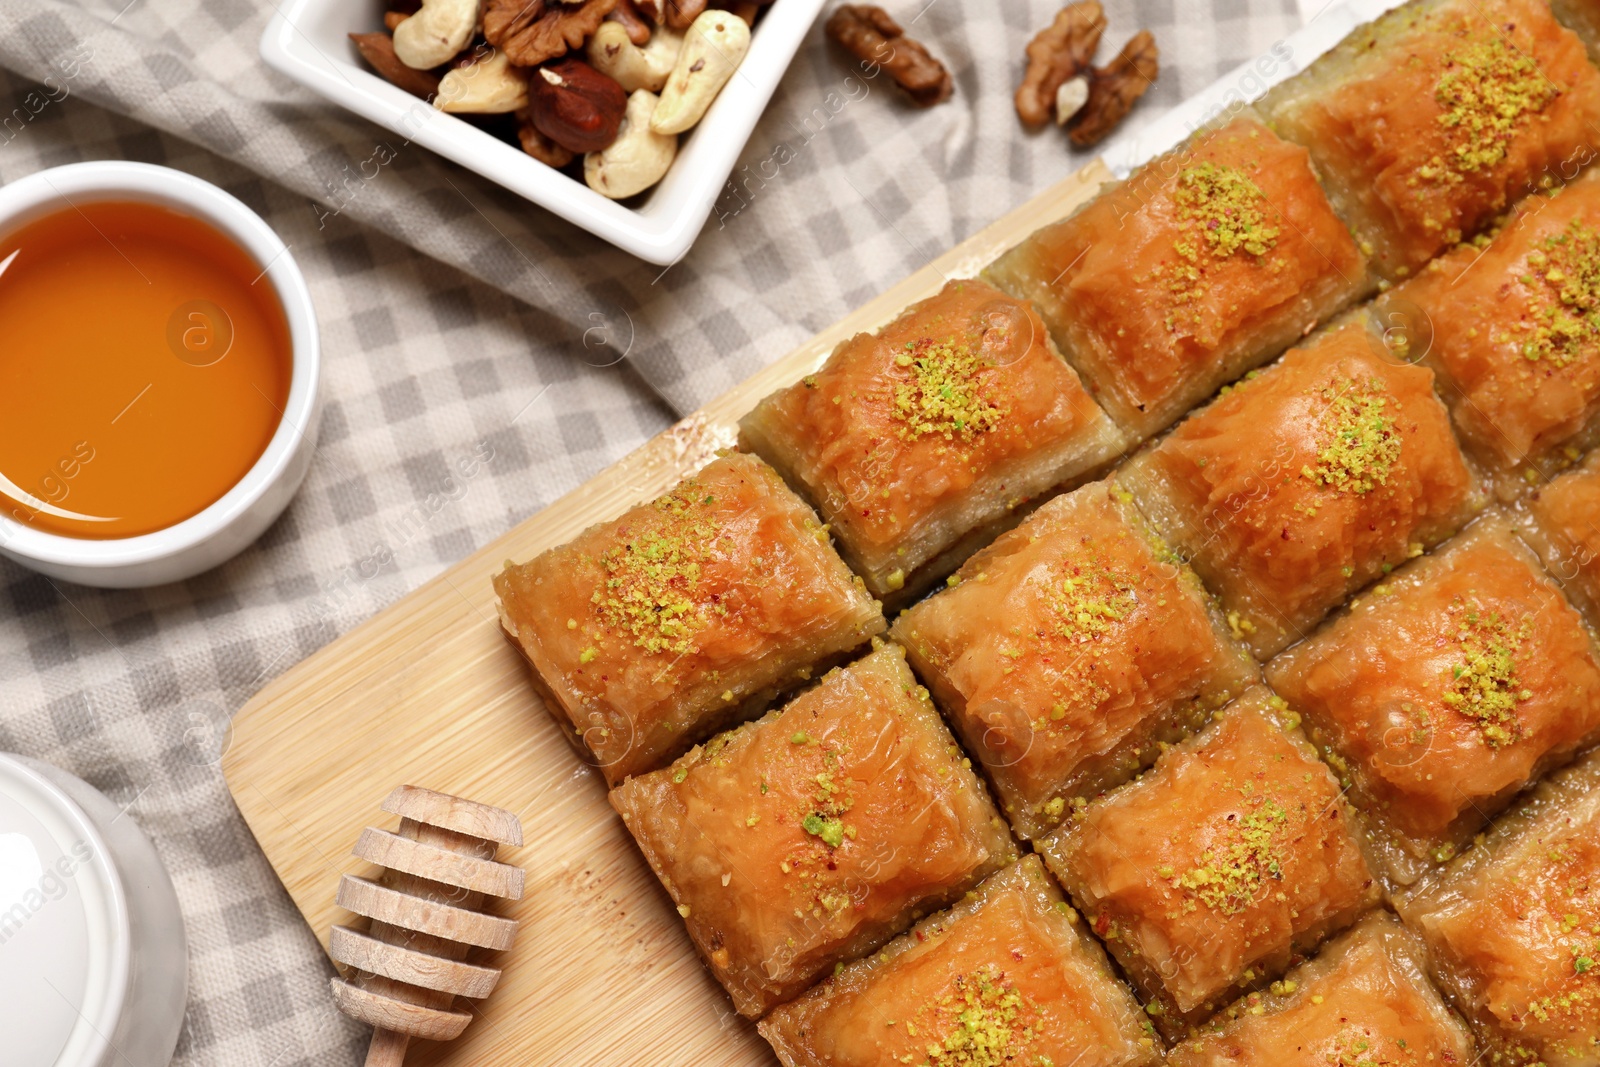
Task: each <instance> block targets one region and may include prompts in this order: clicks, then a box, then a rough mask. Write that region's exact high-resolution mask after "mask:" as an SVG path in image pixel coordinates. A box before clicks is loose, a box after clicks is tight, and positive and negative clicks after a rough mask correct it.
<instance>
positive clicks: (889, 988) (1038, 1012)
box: [760, 856, 1161, 1067]
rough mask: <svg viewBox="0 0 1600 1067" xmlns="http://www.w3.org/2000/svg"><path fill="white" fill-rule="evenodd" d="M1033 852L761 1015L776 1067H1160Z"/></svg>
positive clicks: (1119, 989)
mask: <svg viewBox="0 0 1600 1067" xmlns="http://www.w3.org/2000/svg"><path fill="white" fill-rule="evenodd" d="M1083 925H1084V924H1083V921H1082V919H1080V918H1079V917H1078V914H1077V913H1076V912H1075V911H1073V909H1072V908H1071V906H1070V905H1068V904H1067V902H1066V901H1065V900H1064V899H1063V898H1062V896H1061V890H1060V889H1058V888H1057V887H1056V885H1055V883H1054V882H1053V881H1052V880H1051V878H1050V876H1049V875H1048V874H1046V873H1045V869H1044V865H1043V864H1041V863H1040V862H1039V858H1038V857H1037V856H1027V857H1025V858H1023V859H1022V860H1021V861H1020V862H1018V863H1016V864H1013V865H1012V866H1010V867H1008V868H1006V869H1005V870H1004V871H1001V872H1000V873H998V874H995V875H993V876H991V877H990V878H989V879H988V880H987V881H985V882H984V883H983V885H981V886H979V887H978V889H977V891H976V892H975V893H971V894H968V896H967V897H966V899H964V900H962V901H961V903H959V904H957V905H956V906H955V907H953V908H951V909H950V910H949V911H946V912H941V913H940V914H938V915H933V916H930V917H929V918H926V919H924V920H923V921H922V922H921V923H919V924H917V926H916V927H915V928H914V929H912V930H910V931H908V932H907V933H905V934H903V935H902V936H900V937H899V938H897V939H895V940H894V941H893V942H891V943H890V944H889V945H887V946H885V947H884V948H883V950H882V951H880V952H876V953H874V954H873V955H871V956H869V957H867V958H866V959H863V960H858V961H857V962H855V963H852V964H850V965H849V966H847V967H845V968H843V969H842V970H840V971H838V972H836V973H835V974H834V975H833V976H832V977H830V978H828V979H826V980H825V981H824V982H823V983H822V984H821V985H818V986H817V987H816V988H815V989H812V990H811V991H810V992H809V993H807V994H805V995H804V996H802V997H801V998H800V999H798V1000H795V1001H792V1002H791V1003H788V1004H785V1005H782V1006H781V1007H779V1008H776V1009H774V1010H773V1012H772V1013H771V1014H770V1015H768V1016H767V1017H766V1018H765V1019H763V1020H762V1022H761V1024H760V1030H761V1035H762V1036H763V1037H765V1038H766V1039H767V1041H768V1042H770V1043H771V1045H772V1047H773V1049H774V1050H775V1051H776V1052H777V1054H778V1058H779V1059H780V1060H782V1061H783V1064H784V1067H879V1065H880V1064H901V1063H908V1064H927V1065H941V1064H948V1065H951V1067H962V1065H980V1064H981V1065H992V1067H1002V1065H1005V1064H1017V1065H1019V1067H1021V1065H1032V1067H1037V1065H1040V1064H1060V1065H1061V1067H1068V1065H1071V1067H1155V1065H1157V1064H1159V1063H1160V1062H1161V1056H1160V1054H1159V1052H1158V1051H1157V1047H1158V1046H1157V1042H1156V1039H1155V1037H1154V1035H1153V1033H1152V1032H1151V1029H1150V1027H1149V1025H1148V1023H1147V1022H1146V1021H1145V1017H1144V1013H1143V1012H1142V1011H1140V1009H1139V1005H1138V1003H1137V1002H1136V1001H1135V1000H1134V999H1133V996H1132V994H1131V993H1129V991H1128V987H1127V986H1125V985H1123V984H1122V982H1121V981H1119V980H1118V979H1117V978H1116V977H1115V976H1114V975H1113V974H1112V973H1111V965H1110V963H1109V962H1108V961H1107V960H1106V956H1105V951H1104V950H1103V949H1101V947H1100V946H1099V945H1098V944H1096V943H1095V941H1094V939H1093V938H1091V937H1090V936H1089V935H1088V934H1087V933H1086V932H1085V931H1084V929H1083Z"/></svg>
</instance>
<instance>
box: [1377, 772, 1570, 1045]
mask: <svg viewBox="0 0 1600 1067" xmlns="http://www.w3.org/2000/svg"><path fill="white" fill-rule="evenodd" d="M1399 907H1400V914H1401V915H1402V916H1404V918H1405V920H1406V922H1407V923H1409V924H1410V925H1411V926H1412V927H1414V928H1415V929H1416V930H1418V931H1419V932H1421V934H1422V936H1423V938H1424V939H1425V940H1426V941H1427V942H1428V946H1429V948H1430V950H1431V954H1432V960H1433V963H1434V967H1435V976H1436V978H1437V980H1438V982H1439V985H1440V987H1441V988H1442V989H1444V990H1445V992H1446V993H1447V994H1448V995H1450V996H1451V997H1452V999H1453V1000H1454V1001H1455V1004H1456V1006H1457V1007H1458V1008H1460V1009H1461V1011H1462V1012H1463V1013H1464V1014H1465V1015H1466V1016H1467V1019H1468V1021H1469V1022H1471V1023H1472V1025H1473V1028H1474V1029H1475V1030H1476V1031H1477V1034H1478V1040H1479V1043H1480V1044H1481V1045H1482V1047H1483V1049H1484V1052H1485V1053H1486V1057H1485V1059H1484V1060H1483V1061H1482V1062H1483V1063H1486V1064H1495V1065H1505V1067H1534V1065H1543V1067H1594V1065H1595V1064H1597V1063H1600V754H1591V755H1589V756H1588V757H1587V758H1585V759H1584V760H1582V761H1580V762H1579V763H1577V764H1574V765H1573V766H1571V767H1568V768H1567V769H1566V770H1563V771H1558V772H1556V773H1555V774H1554V775H1552V776H1551V777H1550V778H1549V779H1547V780H1546V781H1545V782H1544V783H1543V784H1541V785H1540V786H1539V787H1538V788H1537V789H1536V790H1534V791H1533V793H1532V794H1531V795H1530V796H1529V797H1528V798H1527V799H1526V800H1525V801H1524V802H1523V803H1522V804H1521V805H1519V806H1518V808H1517V809H1516V810H1514V811H1513V812H1511V813H1510V814H1508V815H1506V816H1505V817H1504V818H1502V819H1501V820H1500V821H1499V822H1498V823H1496V824H1495V826H1494V828H1493V829H1492V830H1490V831H1489V833H1488V834H1487V836H1486V837H1485V838H1484V840H1483V841H1482V842H1481V843H1480V844H1477V845H1474V846H1473V847H1472V849H1471V850H1470V851H1468V852H1467V853H1465V854H1464V855H1462V856H1460V857H1458V858H1457V859H1456V861H1455V862H1454V863H1452V864H1451V865H1450V866H1449V867H1448V868H1446V869H1444V870H1443V871H1441V872H1436V873H1435V874H1434V875H1433V876H1431V877H1430V878H1428V879H1427V880H1426V881H1425V882H1424V883H1423V884H1422V885H1420V886H1418V888H1417V890H1416V891H1415V892H1413V893H1412V894H1410V895H1409V896H1407V897H1406V898H1404V899H1402V900H1401V901H1400V903H1399Z"/></svg>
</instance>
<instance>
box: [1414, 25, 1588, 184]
mask: <svg viewBox="0 0 1600 1067" xmlns="http://www.w3.org/2000/svg"><path fill="white" fill-rule="evenodd" d="M1560 92H1561V90H1560V89H1558V88H1557V87H1556V86H1555V85H1554V84H1553V83H1552V82H1551V81H1550V79H1549V78H1547V77H1545V75H1544V72H1543V71H1541V70H1540V69H1539V64H1538V63H1536V62H1535V61H1534V60H1533V57H1532V56H1528V55H1525V54H1523V53H1521V52H1519V51H1517V50H1516V49H1515V48H1513V47H1512V46H1511V45H1509V44H1508V43H1507V42H1506V41H1505V39H1504V38H1503V37H1502V36H1501V35H1500V34H1499V33H1498V32H1496V33H1493V34H1492V35H1490V36H1488V37H1486V38H1484V39H1482V40H1480V41H1477V42H1475V43H1473V44H1470V45H1468V46H1466V47H1465V48H1463V49H1461V50H1460V51H1458V52H1452V53H1450V54H1449V55H1447V56H1445V69H1444V73H1443V74H1441V75H1439V80H1438V81H1437V82H1436V83H1435V84H1434V91H1433V98H1434V100H1435V101H1436V102H1437V103H1438V105H1439V107H1440V114H1439V117H1438V122H1439V125H1440V126H1442V127H1443V128H1444V129H1445V131H1446V133H1447V135H1448V138H1449V142H1450V146H1449V148H1448V149H1447V150H1446V154H1445V156H1444V158H1443V160H1438V159H1437V157H1436V159H1435V162H1433V163H1431V164H1430V165H1429V166H1427V167H1424V168H1422V169H1421V170H1420V171H1419V176H1420V177H1422V178H1426V179H1428V180H1440V181H1446V182H1451V183H1454V182H1459V181H1461V180H1463V179H1462V178H1461V175H1463V174H1474V173H1477V172H1478V171H1480V170H1484V169H1486V168H1488V167H1493V166H1495V165H1496V164H1498V163H1499V162H1500V161H1501V160H1503V159H1505V157H1506V151H1507V145H1508V144H1509V143H1510V141H1511V138H1512V137H1513V136H1515V135H1516V133H1517V132H1518V130H1519V129H1520V128H1521V127H1522V126H1524V125H1525V124H1526V123H1527V121H1528V118H1529V116H1531V115H1533V114H1535V113H1537V112H1539V111H1543V110H1544V108H1545V107H1546V106H1547V105H1548V104H1549V103H1550V101H1552V100H1554V99H1555V98H1556V97H1557V96H1558V95H1560Z"/></svg>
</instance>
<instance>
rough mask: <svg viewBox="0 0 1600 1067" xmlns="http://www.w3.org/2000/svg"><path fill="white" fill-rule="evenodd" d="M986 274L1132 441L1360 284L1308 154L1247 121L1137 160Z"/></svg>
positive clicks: (1292, 336) (1288, 338) (1348, 243)
mask: <svg viewBox="0 0 1600 1067" xmlns="http://www.w3.org/2000/svg"><path fill="white" fill-rule="evenodd" d="M984 276H985V277H987V278H989V279H990V280H992V281H994V282H995V284H997V285H999V286H1000V287H1001V288H1002V289H1006V290H1008V291H1009V292H1012V293H1015V294H1016V295H1018V296H1020V297H1025V298H1027V299H1029V300H1032V301H1033V302H1034V303H1035V304H1037V305H1038V306H1039V310H1040V312H1041V313H1042V314H1043V315H1044V321H1045V322H1046V323H1047V324H1048V325H1049V327H1050V330H1051V332H1052V333H1053V334H1054V336H1055V339H1056V343H1057V344H1058V345H1060V346H1061V351H1062V352H1063V353H1064V354H1065V355H1066V357H1067V360H1068V361H1069V362H1071V363H1072V365H1073V366H1075V367H1077V368H1078V371H1079V373H1081V374H1082V375H1083V377H1084V380H1085V381H1086V382H1087V383H1088V386H1089V389H1090V391H1091V392H1092V393H1094V395H1095V398H1096V399H1098V400H1099V401H1100V402H1101V403H1102V404H1103V405H1105V407H1106V410H1107V411H1109V412H1110V413H1111V416H1112V418H1114V419H1116V420H1117V422H1118V424H1119V425H1121V426H1122V427H1123V428H1125V429H1127V430H1128V431H1130V432H1131V433H1132V434H1134V435H1135V436H1136V437H1138V438H1141V439H1142V438H1145V437H1148V436H1150V435H1151V434H1153V433H1155V432H1157V431H1158V430H1161V429H1162V428H1164V427H1166V426H1169V425H1171V424H1172V422H1173V421H1174V420H1176V419H1177V418H1178V417H1179V416H1180V415H1182V414H1183V413H1184V412H1185V411H1187V410H1188V409H1189V408H1191V407H1193V406H1194V405H1195V404H1197V403H1199V402H1200V401H1201V400H1203V399H1205V398H1206V397H1207V396H1210V395H1211V394H1212V393H1213V392H1215V391H1216V389H1217V387H1218V386H1220V385H1222V384H1223V383H1224V382H1227V381H1231V380H1232V379H1233V378H1235V377H1237V376H1238V375H1240V374H1242V373H1243V372H1244V371H1246V370H1248V369H1250V368H1251V367H1255V366H1259V365H1260V364H1262V363H1265V362H1266V361H1267V360H1269V359H1271V358H1272V357H1273V356H1275V355H1277V354H1278V353H1279V352H1281V351H1283V349H1284V348H1285V347H1287V346H1288V345H1290V344H1292V343H1293V342H1294V341H1295V340H1296V339H1297V338H1299V337H1301V336H1302V335H1303V334H1305V333H1306V331H1308V330H1309V329H1311V327H1312V326H1313V325H1315V324H1316V323H1317V322H1318V321H1320V320H1324V319H1326V318H1328V317H1329V316H1331V315H1333V314H1334V313H1335V312H1336V311H1338V310H1339V309H1340V308H1342V307H1343V306H1345V305H1346V304H1348V303H1350V302H1351V301H1352V300H1354V299H1355V298H1356V297H1357V296H1358V295H1360V294H1361V293H1363V292H1365V291H1366V290H1367V289H1368V283H1367V267H1366V262H1365V260H1364V258H1363V257H1362V255H1361V253H1360V252H1359V251H1358V250H1357V248H1356V245H1355V242H1354V240H1353V239H1352V238H1351V236H1350V233H1349V231H1348V230H1347V229H1346V228H1345V225H1344V223H1342V222H1341V221H1340V220H1339V219H1338V217H1337V216H1335V215H1334V213H1333V209H1332V208H1331V207H1330V206H1329V204H1328V200H1327V198H1326V197H1325V196H1324V195H1323V192H1322V187H1321V186H1320V185H1319V184H1318V183H1317V176H1316V174H1315V173H1313V171H1312V168H1311V164H1310V161H1309V159H1308V157H1307V154H1306V151H1305V149H1303V148H1301V147H1299V146H1298V145H1293V144H1289V143H1288V142H1286V141H1283V140H1281V139H1279V138H1278V137H1277V136H1276V135H1275V134H1273V132H1272V131H1271V130H1269V129H1268V128H1267V127H1266V126H1264V125H1263V124H1262V123H1261V122H1260V121H1259V119H1258V118H1257V117H1256V116H1254V114H1252V113H1246V114H1244V115H1242V116H1241V117H1238V118H1236V119H1234V120H1233V121H1231V122H1229V123H1228V124H1227V125H1225V126H1222V127H1221V128H1219V129H1213V130H1208V131H1205V132H1202V133H1200V134H1198V135H1197V136H1195V137H1194V138H1193V139H1191V140H1190V141H1189V142H1187V143H1186V144H1184V145H1182V146H1180V147H1178V148H1176V149H1174V150H1173V151H1171V152H1169V153H1167V154H1166V155H1164V156H1161V157H1160V158H1158V159H1154V160H1152V161H1150V162H1149V163H1146V164H1145V165H1144V166H1143V167H1141V168H1140V169H1139V170H1138V171H1136V172H1134V174H1133V175H1132V176H1131V177H1129V178H1128V180H1127V181H1125V182H1122V183H1119V184H1117V185H1114V186H1111V187H1110V188H1108V189H1107V190H1105V191H1104V192H1102V193H1101V194H1100V195H1099V196H1098V197H1096V198H1095V199H1094V200H1092V201H1091V202H1089V203H1088V204H1087V205H1085V206H1084V207H1083V208H1081V209H1080V210H1079V211H1077V212H1076V213H1075V214H1073V215H1072V216H1071V217H1070V218H1068V219H1066V220H1064V221H1062V222H1057V223H1053V224H1052V225H1049V226H1046V227H1044V228H1043V229H1040V230H1039V231H1037V232H1036V233H1034V234H1033V235H1032V236H1031V237H1029V238H1028V239H1027V240H1025V241H1023V242H1022V243H1021V244H1019V245H1018V246H1017V247H1016V248H1014V249H1012V250H1011V251H1010V252H1007V253H1006V254H1005V255H1004V256H1002V257H1001V258H1000V259H999V260H997V261H996V262H995V263H994V264H992V265H991V266H990V267H989V268H988V269H987V270H986V271H985V272H984Z"/></svg>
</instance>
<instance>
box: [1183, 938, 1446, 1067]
mask: <svg viewBox="0 0 1600 1067" xmlns="http://www.w3.org/2000/svg"><path fill="white" fill-rule="evenodd" d="M1475 1055H1476V1050H1475V1049H1474V1047H1473V1043H1472V1035H1471V1034H1470V1033H1469V1032H1468V1031H1467V1028H1466V1026H1465V1025H1464V1024H1463V1023H1462V1021H1461V1019H1460V1018H1459V1017H1458V1016H1457V1015H1456V1014H1455V1013H1454V1012H1452V1011H1451V1010H1450V1009H1449V1008H1448V1007H1447V1006H1446V1005H1445V1003H1444V1001H1443V1000H1441V999H1440V997H1439V993H1438V991H1437V990H1435V989H1434V988H1433V986H1432V985H1430V984H1429V981H1428V967H1427V951H1426V949H1425V948H1424V946H1423V944H1422V942H1421V941H1420V940H1419V939H1418V937H1417V935H1416V934H1414V933H1412V932H1411V931H1410V930H1407V929H1406V928H1405V927H1404V926H1403V925H1401V923H1400V920H1399V919H1396V918H1395V917H1394V916H1393V915H1392V914H1391V913H1389V912H1387V911H1373V912H1369V913H1368V914H1367V916H1366V917H1365V918H1364V919H1362V920H1361V921H1360V922H1358V923H1357V924H1356V925H1355V926H1353V927H1351V928H1350V929H1349V930H1346V931H1345V932H1344V933H1342V934H1340V935H1339V936H1338V937H1336V938H1334V939H1333V940H1332V941H1330V942H1329V943H1328V944H1327V946H1326V947H1325V948H1323V950H1322V951H1321V952H1320V953H1319V954H1318V955H1317V958H1316V959H1314V960H1312V961H1310V962H1309V963H1304V964H1301V965H1300V966H1299V967H1296V968H1295V969H1294V970H1292V971H1290V972H1289V973H1288V974H1287V975H1286V976H1285V977H1284V979H1283V980H1282V981H1281V982H1274V983H1272V985H1271V987H1270V988H1269V989H1267V990H1264V991H1261V992H1256V993H1251V994H1249V995H1248V996H1245V997H1242V998H1241V999H1239V1000H1238V1001H1235V1002H1234V1003H1233V1004H1232V1005H1230V1006H1229V1007H1228V1008H1226V1009H1224V1010H1223V1011H1221V1012H1219V1013H1218V1014H1217V1015H1216V1016H1215V1017H1214V1018H1212V1019H1211V1020H1209V1021H1208V1022H1206V1023H1204V1024H1202V1025H1201V1026H1200V1027H1199V1028H1197V1030H1196V1031H1195V1032H1194V1034H1192V1035H1191V1036H1190V1037H1189V1038H1188V1039H1187V1040H1185V1041H1183V1042H1182V1043H1180V1044H1179V1045H1178V1046H1177V1047H1176V1048H1174V1049H1173V1050H1172V1051H1171V1052H1169V1053H1168V1054H1167V1063H1169V1064H1171V1065H1172V1067H1287V1065H1305V1067H1412V1065H1415V1067H1423V1065H1432V1067H1470V1065H1471V1064H1473V1063H1475V1062H1476V1059H1475Z"/></svg>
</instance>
